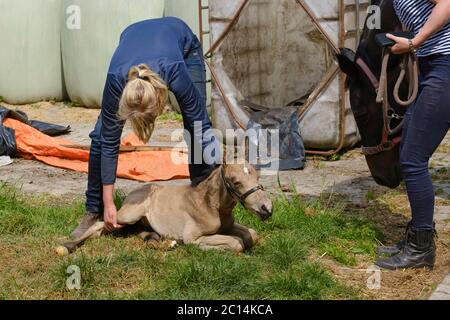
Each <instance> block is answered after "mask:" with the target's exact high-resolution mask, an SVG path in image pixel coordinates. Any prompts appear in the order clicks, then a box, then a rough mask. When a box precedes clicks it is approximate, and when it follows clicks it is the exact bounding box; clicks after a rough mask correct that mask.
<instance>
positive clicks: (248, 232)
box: [225, 223, 258, 249]
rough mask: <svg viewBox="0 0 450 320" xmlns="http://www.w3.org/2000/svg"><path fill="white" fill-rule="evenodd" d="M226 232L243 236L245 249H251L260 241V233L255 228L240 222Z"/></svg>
mask: <svg viewBox="0 0 450 320" xmlns="http://www.w3.org/2000/svg"><path fill="white" fill-rule="evenodd" d="M225 234H227V235H231V236H235V237H239V238H241V239H242V241H243V243H244V246H245V249H250V248H251V247H253V246H254V245H255V244H256V243H257V242H258V234H257V233H256V231H255V230H253V229H250V228H247V227H244V226H242V225H240V224H238V223H235V224H234V225H233V228H232V229H230V230H227V231H226V232H225Z"/></svg>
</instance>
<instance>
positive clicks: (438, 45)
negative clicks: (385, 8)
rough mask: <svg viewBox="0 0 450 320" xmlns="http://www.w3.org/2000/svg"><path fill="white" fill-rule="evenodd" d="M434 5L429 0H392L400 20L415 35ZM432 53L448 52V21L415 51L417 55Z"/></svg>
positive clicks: (449, 27) (449, 23) (449, 45)
mask: <svg viewBox="0 0 450 320" xmlns="http://www.w3.org/2000/svg"><path fill="white" fill-rule="evenodd" d="M435 6H436V5H435V4H434V3H433V2H431V1H430V0H394V8H395V11H396V13H397V15H398V17H399V19H400V21H401V22H402V23H403V25H404V26H405V27H406V28H408V29H409V30H410V31H413V32H414V33H415V34H416V35H417V34H418V33H419V31H420V30H421V29H422V28H423V26H424V25H425V23H426V22H427V20H428V18H429V17H430V15H431V13H432V12H433V9H434V7H435ZM432 54H445V55H447V54H450V21H449V22H448V23H447V24H446V25H445V26H444V27H443V28H442V29H441V30H440V31H438V32H437V33H435V34H434V35H433V36H432V37H431V38H429V39H428V40H427V41H426V42H425V43H424V44H423V45H422V46H421V47H420V48H419V49H418V51H417V55H418V56H419V57H426V56H429V55H432Z"/></svg>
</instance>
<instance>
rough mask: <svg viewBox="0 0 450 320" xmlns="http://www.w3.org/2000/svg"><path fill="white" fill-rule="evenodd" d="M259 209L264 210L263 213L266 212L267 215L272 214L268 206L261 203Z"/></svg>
mask: <svg viewBox="0 0 450 320" xmlns="http://www.w3.org/2000/svg"><path fill="white" fill-rule="evenodd" d="M261 209H262V210H263V211H264V213H266V214H267V215H268V216H271V215H272V210H269V209H268V208H267V206H266V205H263V206H262V207H261Z"/></svg>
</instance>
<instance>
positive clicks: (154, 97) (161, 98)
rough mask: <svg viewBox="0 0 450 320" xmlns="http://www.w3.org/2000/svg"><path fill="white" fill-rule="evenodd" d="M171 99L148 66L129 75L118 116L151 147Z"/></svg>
mask: <svg viewBox="0 0 450 320" xmlns="http://www.w3.org/2000/svg"><path fill="white" fill-rule="evenodd" d="M168 98H169V89H168V88H167V85H166V83H165V82H164V81H163V80H162V79H161V78H160V77H159V76H158V75H157V74H156V73H155V72H153V71H152V70H150V68H149V67H148V66H147V65H145V64H140V65H139V66H135V67H132V68H131V69H130V71H129V72H128V83H127V85H126V86H125V89H124V90H123V93H122V97H121V99H120V104H119V112H118V116H119V118H120V119H121V120H125V121H126V120H129V121H130V123H131V126H132V127H133V131H134V133H135V134H136V135H137V136H138V138H139V139H140V140H141V141H142V142H144V143H147V142H148V141H149V140H150V138H151V136H152V133H153V130H154V128H155V121H156V118H157V117H159V116H160V115H161V114H162V112H163V110H164V108H165V107H166V105H167V101H168Z"/></svg>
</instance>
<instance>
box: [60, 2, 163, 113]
mask: <svg viewBox="0 0 450 320" xmlns="http://www.w3.org/2000/svg"><path fill="white" fill-rule="evenodd" d="M62 3H63V8H62V11H63V14H62V16H63V21H62V24H63V26H62V32H61V39H62V57H63V67H64V78H65V83H66V87H67V93H68V95H69V97H70V99H71V100H72V101H74V102H77V103H80V104H82V105H85V106H88V107H98V106H100V105H101V100H102V94H103V88H104V85H105V80H106V74H107V70H108V67H109V63H110V61H111V57H112V55H113V53H114V50H115V49H116V47H117V45H118V43H119V37H120V34H121V33H122V31H123V30H124V29H125V28H126V27H127V26H128V25H130V24H132V23H134V22H138V21H141V20H146V19H153V18H160V17H162V16H163V12H164V0H126V1H124V0H95V1H92V0H63V1H62Z"/></svg>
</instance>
